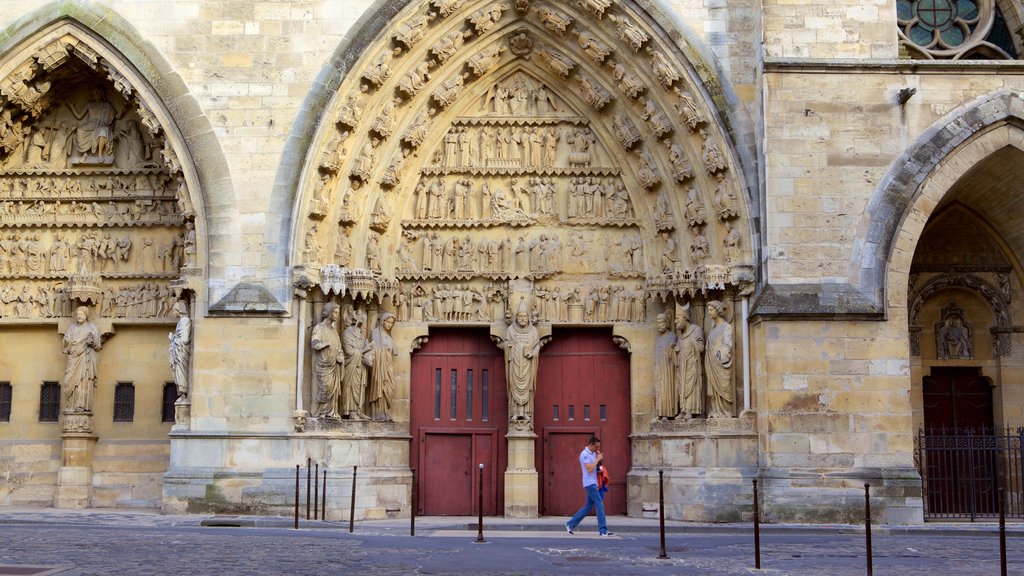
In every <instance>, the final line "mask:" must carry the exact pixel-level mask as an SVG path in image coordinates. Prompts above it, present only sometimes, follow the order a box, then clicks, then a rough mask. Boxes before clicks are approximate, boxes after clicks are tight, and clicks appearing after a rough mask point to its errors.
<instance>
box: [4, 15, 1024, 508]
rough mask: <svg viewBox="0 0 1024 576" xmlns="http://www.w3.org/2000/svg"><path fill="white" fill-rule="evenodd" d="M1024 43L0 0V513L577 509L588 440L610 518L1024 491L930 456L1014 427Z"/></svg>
mask: <svg viewBox="0 0 1024 576" xmlns="http://www.w3.org/2000/svg"><path fill="white" fill-rule="evenodd" d="M1022 18H1024V8H1021V5H1020V3H1019V2H1013V1H1011V0H959V1H958V2H953V1H946V0H898V1H895V2H893V1H891V0H886V1H883V0H872V1H866V2H861V3H857V4H848V5H847V4H842V5H840V4H836V3H834V2H828V1H823V0H800V1H793V0H787V1H785V2H782V1H777V0H760V1H752V0H726V1H723V2H720V3H708V2H702V1H690V0H683V1H676V2H667V1H664V0H574V1H572V2H553V1H550V0H505V1H501V0H411V1H410V0H376V1H374V2H364V1H355V0H319V1H299V0H296V1H285V0H281V1H272V2H271V1H268V2H259V1H252V0H229V1H213V0H194V1H181V2H171V3H160V2H152V1H148V0H124V1H114V0H111V1H107V2H86V1H84V0H58V1H55V2H50V3H47V4H45V5H42V6H39V5H37V3H35V2H25V1H22V0H2V1H0V28H2V30H3V32H2V33H0V477H2V478H4V482H3V483H0V505H8V506H57V507H68V508H78V507H160V508H162V509H164V510H166V511H173V512H230V513H255V514H283V513H285V512H286V511H288V510H290V509H291V506H292V505H293V504H294V498H295V496H294V489H295V482H296V474H297V472H296V470H297V468H296V467H297V466H298V467H299V468H300V469H301V470H300V472H301V473H302V474H306V467H307V466H315V470H316V471H317V474H324V476H323V477H322V478H323V483H324V487H323V489H324V491H325V492H324V493H325V494H326V497H325V499H326V502H325V508H326V514H328V515H330V516H334V517H337V516H339V515H340V514H342V512H345V511H347V510H348V499H347V495H348V494H349V493H350V492H351V490H352V483H353V482H355V483H356V488H357V490H356V493H357V495H358V498H357V500H356V510H355V513H356V516H358V517H360V518H385V517H400V516H408V515H409V514H410V512H411V511H412V506H413V502H416V507H417V510H416V512H417V513H420V514H430V515H468V514H476V513H477V512H483V513H486V514H488V515H506V516H511V517H522V518H529V517H536V516H540V515H566V514H571V513H572V512H573V511H574V510H575V509H576V507H577V506H578V502H577V500H578V498H579V489H578V487H577V482H578V481H579V479H578V466H576V464H575V460H576V457H577V454H578V453H579V451H580V449H581V448H582V446H583V445H584V444H585V443H586V441H587V440H588V439H589V438H590V437H591V436H595V435H596V436H599V437H600V438H601V440H602V445H603V450H604V453H605V462H606V464H607V467H608V472H609V475H610V480H611V491H610V493H609V499H608V500H607V504H606V505H607V507H608V510H609V513H613V514H628V515H631V516H642V515H644V514H645V513H652V512H653V511H655V510H657V506H658V489H659V476H660V475H663V478H664V483H665V489H666V496H665V508H666V510H665V512H666V514H667V516H668V517H669V518H673V519H678V520H695V521H740V520H745V519H749V518H750V517H751V515H752V511H753V499H752V493H751V488H752V481H753V480H757V481H758V485H759V488H760V492H761V497H762V506H763V511H762V512H763V514H764V515H765V517H767V518H768V519H769V520H773V521H798V522H833V521H853V520H856V519H858V518H860V514H861V506H862V504H863V491H864V485H865V484H870V485H871V487H872V494H873V498H874V500H873V502H874V506H875V512H874V513H875V514H876V515H877V516H878V517H879V518H880V521H882V522H887V523H914V522H921V521H923V520H924V519H925V518H926V517H929V516H930V515H934V514H937V513H950V514H959V513H964V510H965V509H966V508H969V509H970V511H971V513H974V512H976V511H977V510H980V509H984V508H986V507H991V503H990V502H989V501H988V500H986V498H989V497H988V496H986V494H990V493H994V491H995V489H996V488H998V487H1002V488H1006V489H1007V490H1008V491H1009V493H1010V498H1011V500H1013V501H1020V500H1021V498H1022V497H1024V493H1021V492H1020V491H1021V490H1024V488H1022V486H1024V483H1022V482H1021V479H1022V476H1024V474H1022V472H1021V471H1020V470H1017V469H1016V468H1015V467H1014V465H1012V459H1010V457H1009V456H1006V459H1002V458H1003V456H997V457H994V458H995V459H993V460H991V461H986V465H985V466H983V467H982V469H984V470H985V471H986V473H987V474H988V476H985V478H986V479H985V480H981V481H979V482H980V483H977V484H976V485H975V486H973V487H972V488H971V494H972V495H971V496H966V497H965V496H964V495H963V494H961V492H958V490H961V488H955V487H953V486H952V485H951V484H950V485H946V484H944V479H945V478H946V477H945V476H942V471H940V470H939V468H941V467H940V466H939V464H946V463H952V464H951V465H953V464H955V465H956V466H959V465H960V464H961V463H960V461H959V460H956V461H954V460H955V458H954V457H949V458H953V460H948V462H947V460H942V458H947V456H942V457H939V456H935V455H934V454H933V455H929V454H930V453H929V452H927V449H926V448H927V447H928V446H931V442H932V439H933V433H934V431H935V430H941V431H943V432H942V434H945V431H946V430H950V431H959V430H965V431H968V433H969V434H970V435H975V434H977V435H979V436H983V437H989V438H996V435H997V434H1002V432H1000V431H1004V432H1005V431H1012V430H1014V429H1017V427H1019V426H1024V381H1022V377H1024V339H1022V337H1021V334H1022V333H1024V328H1022V327H1021V325H1019V324H1017V322H1019V321H1021V320H1019V319H1020V318H1024V306H1022V305H1021V302H1022V300H1024V292H1022V280H1024V270H1022V269H1021V265H1020V261H1019V260H1020V257H1019V256H1018V254H1024V234H1022V231H1021V228H1020V224H1019V222H1020V221H1021V217H1018V216H1017V213H1018V212H1021V213H1022V217H1024V204H1022V203H1021V201H1020V200H1019V198H1018V196H1019V195H1018V194H1015V193H1014V192H1013V190H1015V189H1017V188H1018V187H1019V183H1020V182H1024V162H1022V161H1021V160H1022V158H1024V65H1022V64H1021V62H1020V60H1019V56H1020V54H1022V53H1024V52H1022V50H1024V45H1022V42H1024V36H1022V32H1021V30H1022V29H1024V27H1022V24H1024V22H1022ZM1014 174H1017V176H1014ZM1018 244H1020V246H1018ZM1013 435H1019V433H1018V432H1014V433H1013V434H1007V435H1006V436H998V437H999V438H1002V439H1006V438H1008V437H1010V436H1013ZM1011 439H1012V438H1011ZM1000 441H1002V440H1000ZM1000 454H1002V453H1000ZM1006 454H1009V452H1007V453H1006ZM1016 466H1017V467H1018V468H1019V462H1018V463H1017V465H1016ZM320 478H321V477H320V476H319V475H318V480H319V479H320ZM1014 486H1015V487H1016V488H1014ZM1014 490H1016V491H1017V492H1014ZM479 491H483V493H484V494H485V495H486V498H485V499H484V500H483V502H482V504H478V503H477V501H476V499H475V498H473V495H475V494H477V493H478V492H479ZM954 492H955V494H954ZM414 493H415V498H414ZM989 499H990V498H989ZM968 500H969V501H970V503H966V502H968ZM480 505H482V506H483V509H482V510H479V509H478V506H480Z"/></svg>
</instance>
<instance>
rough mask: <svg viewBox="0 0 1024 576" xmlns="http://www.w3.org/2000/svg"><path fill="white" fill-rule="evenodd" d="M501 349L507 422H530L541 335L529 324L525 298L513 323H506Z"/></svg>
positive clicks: (531, 419)
mask: <svg viewBox="0 0 1024 576" xmlns="http://www.w3.org/2000/svg"><path fill="white" fill-rule="evenodd" d="M501 346H502V348H504V349H505V375H506V380H507V382H508V417H509V420H510V421H511V420H522V421H526V422H532V421H533V401H534V391H535V390H536V388H537V361H538V357H539V356H540V334H539V333H538V332H537V327H536V326H534V325H533V324H532V323H531V322H530V315H529V312H528V311H527V307H526V300H525V299H523V300H520V301H519V308H518V309H517V311H516V318H515V322H514V323H510V324H509V327H508V331H507V333H506V336H505V340H504V341H502V343H501Z"/></svg>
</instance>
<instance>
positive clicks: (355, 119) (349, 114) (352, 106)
mask: <svg viewBox="0 0 1024 576" xmlns="http://www.w3.org/2000/svg"><path fill="white" fill-rule="evenodd" d="M366 92H367V88H366V85H365V84H360V85H359V91H357V92H353V93H352V94H349V96H348V98H346V99H345V103H344V104H342V106H341V110H340V111H339V115H338V123H339V124H342V125H345V126H348V127H349V128H355V127H356V126H357V125H358V124H359V120H360V119H362V117H363V107H364V105H365V102H366Z"/></svg>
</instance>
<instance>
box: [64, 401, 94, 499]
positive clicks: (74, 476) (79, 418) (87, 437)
mask: <svg viewBox="0 0 1024 576" xmlns="http://www.w3.org/2000/svg"><path fill="white" fill-rule="evenodd" d="M62 426H63V433H62V434H61V435H60V437H61V466H60V469H59V470H58V471H57V497H56V498H55V499H54V503H53V505H54V507H55V508H88V507H89V504H90V502H91V500H92V456H93V452H94V449H95V448H96V440H97V438H98V436H96V435H95V434H93V432H92V412H74V411H71V410H65V411H64V413H63V424H62Z"/></svg>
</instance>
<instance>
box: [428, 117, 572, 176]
mask: <svg viewBox="0 0 1024 576" xmlns="http://www.w3.org/2000/svg"><path fill="white" fill-rule="evenodd" d="M560 140H562V132H561V130H560V129H559V128H557V127H550V128H546V127H544V126H508V127H504V128H503V127H501V126H490V125H486V126H454V127H452V129H451V130H449V131H448V134H446V135H445V137H444V144H443V145H442V146H441V147H439V148H438V149H437V152H436V154H435V158H434V161H435V162H436V163H437V165H438V166H440V167H442V168H457V169H466V168H552V167H555V165H556V164H557V163H558V159H559V151H558V143H559V141H560Z"/></svg>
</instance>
